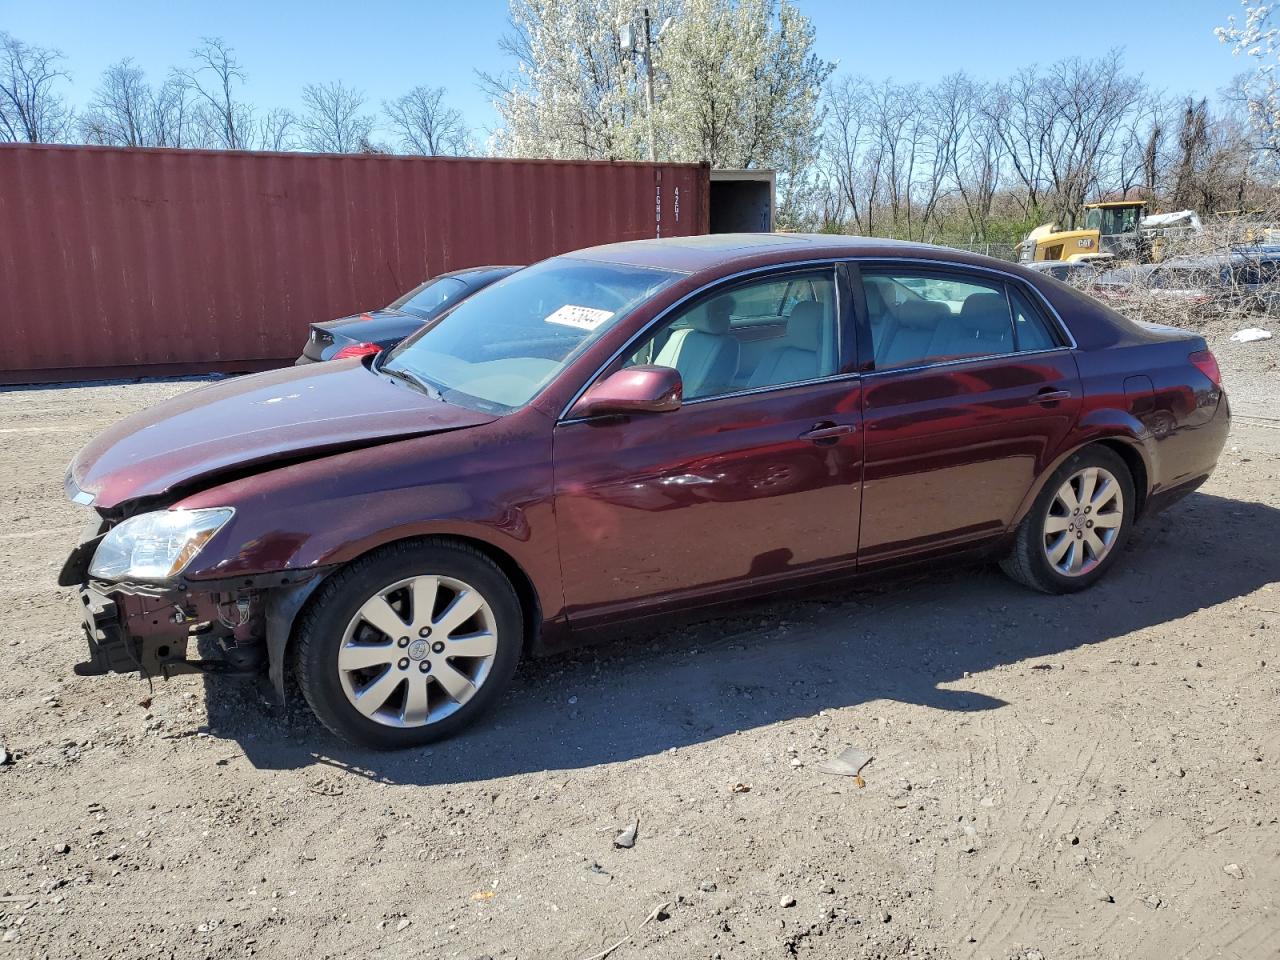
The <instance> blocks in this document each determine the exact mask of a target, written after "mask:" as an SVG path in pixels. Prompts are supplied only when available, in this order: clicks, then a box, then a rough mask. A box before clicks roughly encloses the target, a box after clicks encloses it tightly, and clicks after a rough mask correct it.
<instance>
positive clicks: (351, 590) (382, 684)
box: [297, 539, 523, 750]
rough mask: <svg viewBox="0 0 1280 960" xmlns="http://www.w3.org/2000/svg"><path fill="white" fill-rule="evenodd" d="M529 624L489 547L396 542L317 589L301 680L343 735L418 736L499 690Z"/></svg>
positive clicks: (381, 740)
mask: <svg viewBox="0 0 1280 960" xmlns="http://www.w3.org/2000/svg"><path fill="white" fill-rule="evenodd" d="M522 636H523V624H522V619H521V613H520V603H519V600H518V599H517V597H516V593H515V590H514V589H513V588H512V586H511V583H510V581H509V580H508V579H507V578H506V576H505V575H504V574H503V573H502V571H501V570H500V569H499V568H498V566H497V565H496V564H495V563H494V562H493V561H492V560H490V559H489V558H488V557H486V556H485V555H484V554H483V553H481V552H480V551H478V550H475V549H474V548H472V547H469V546H467V545H465V544H461V543H456V542H452V541H448V540H440V539H433V540H426V541H414V542H408V543H403V544H393V545H391V546H389V547H386V548H383V549H382V550H379V551H376V552H375V553H372V554H370V555H369V556H367V557H363V558H361V559H360V560H357V561H355V562H354V563H352V564H351V565H350V566H348V567H347V568H345V569H344V570H341V571H340V572H338V573H336V574H335V575H334V576H333V577H331V578H330V579H329V580H327V581H326V582H325V583H324V585H323V586H322V587H321V588H320V590H319V591H317V593H316V596H315V598H314V600H313V601H312V603H311V604H310V605H309V606H308V607H307V610H306V612H305V613H304V614H303V616H302V619H301V622H300V624H299V628H298V635H297V638H298V650H297V657H298V659H297V665H298V682H299V685H300V686H301V687H302V692H303V695H304V696H305V697H306V699H307V703H309V704H310V705H311V709H312V710H313V711H315V714H316V716H317V717H318V718H319V719H320V721H321V722H322V723H324V725H325V726H326V727H328V728H329V729H330V730H332V731H333V732H334V733H336V734H337V735H338V736H340V737H342V738H343V739H346V740H350V741H352V742H353V743H357V744H360V745H361V746H367V747H373V748H375V749H384V750H386V749H397V748H402V747H411V746H417V745H419V744H424V743H429V742H431V741H433V740H438V739H441V738H442V737H447V736H450V735H452V734H454V733H456V732H457V731H458V730H460V729H461V728H462V727H464V726H466V725H467V724H468V723H470V722H471V721H472V720H474V719H475V718H476V717H477V716H479V715H480V714H481V713H483V712H484V711H485V710H486V709H487V708H488V707H489V706H490V705H492V704H493V703H494V702H495V701H496V700H497V699H498V697H499V696H500V695H501V693H502V690H503V688H504V687H505V686H506V685H507V683H508V682H509V681H510V679H511V676H512V674H513V673H514V672H515V668H516V664H517V663H518V662H519V659H520V650H521V646H522V643H521V638H522Z"/></svg>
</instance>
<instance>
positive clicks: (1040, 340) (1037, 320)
mask: <svg viewBox="0 0 1280 960" xmlns="http://www.w3.org/2000/svg"><path fill="white" fill-rule="evenodd" d="M1009 302H1010V303H1011V304H1012V305H1013V330H1014V337H1015V342H1016V343H1017V345H1018V349H1019V350H1052V349H1053V348H1054V347H1056V346H1058V341H1057V338H1055V337H1054V335H1053V334H1052V333H1051V332H1050V331H1049V327H1048V326H1047V324H1046V323H1045V319H1044V317H1043V316H1042V315H1041V314H1040V312H1039V311H1038V310H1036V309H1035V308H1034V307H1032V306H1031V304H1030V303H1028V302H1027V298H1026V297H1025V296H1023V294H1022V293H1021V291H1019V290H1018V288H1017V287H1014V286H1012V285H1010V287H1009Z"/></svg>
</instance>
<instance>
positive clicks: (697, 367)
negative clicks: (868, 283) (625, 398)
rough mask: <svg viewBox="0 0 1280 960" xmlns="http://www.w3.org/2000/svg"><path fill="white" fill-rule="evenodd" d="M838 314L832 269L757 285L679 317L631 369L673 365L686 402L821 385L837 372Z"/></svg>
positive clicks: (697, 305)
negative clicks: (811, 383) (764, 389)
mask: <svg viewBox="0 0 1280 960" xmlns="http://www.w3.org/2000/svg"><path fill="white" fill-rule="evenodd" d="M838 316H839V312H838V310H837V305H836V292H835V281H834V275H833V273H832V271H831V270H829V269H827V270H814V271H806V272H804V273H798V274H797V273H789V274H787V275H786V276H785V277H774V278H766V279H762V280H755V281H752V282H750V283H744V284H741V285H739V286H736V287H733V288H731V289H729V290H726V291H725V292H723V293H716V294H712V295H711V296H709V297H705V298H703V299H701V300H698V301H696V302H695V303H694V304H693V306H691V307H688V308H687V309H685V310H683V311H681V312H679V313H678V314H676V315H675V316H674V317H673V318H672V319H670V320H669V321H667V322H666V323H664V324H663V325H662V327H661V328H660V329H659V330H658V331H657V332H656V333H655V334H653V336H652V337H650V338H649V339H648V340H646V341H645V342H644V344H643V345H641V346H640V347H639V348H638V349H637V350H636V351H635V352H634V353H632V355H631V356H630V357H629V358H628V359H627V361H626V366H634V365H636V364H643V363H650V364H657V365H658V366H664V367H675V368H676V369H677V370H679V371H680V378H681V380H683V381H684V397H685V399H686V400H697V399H700V398H705V397H714V396H719V395H721V394H726V393H734V392H737V391H739V390H749V389H753V388H756V387H771V386H782V385H784V384H788V383H803V382H804V381H806V380H816V379H818V378H819V377H828V376H831V375H833V374H834V373H836V371H837V368H838V363H839V361H838V359H837V358H838V357H839V341H838V338H837V331H838Z"/></svg>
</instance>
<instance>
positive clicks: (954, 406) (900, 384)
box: [858, 262, 1081, 567]
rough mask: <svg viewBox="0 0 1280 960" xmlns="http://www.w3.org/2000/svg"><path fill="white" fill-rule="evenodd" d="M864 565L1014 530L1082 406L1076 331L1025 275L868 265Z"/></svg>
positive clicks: (910, 265)
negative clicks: (1073, 343) (1072, 340)
mask: <svg viewBox="0 0 1280 960" xmlns="http://www.w3.org/2000/svg"><path fill="white" fill-rule="evenodd" d="M861 274H862V285H861V289H862V291H863V296H864V298H865V300H866V310H865V311H859V312H860V314H862V315H865V316H866V317H867V321H866V324H867V330H866V333H867V336H865V337H864V339H865V340H867V341H868V343H869V345H870V348H871V349H870V354H869V355H866V354H864V356H863V362H864V364H865V365H868V366H870V367H871V370H870V371H869V372H868V373H867V374H866V375H865V376H864V378H863V419H864V437H865V440H864V451H865V476H864V482H863V494H862V523H861V533H860V539H859V549H858V562H859V566H860V567H872V566H875V565H877V564H883V563H888V562H892V561H896V560H902V559H907V558H914V557H918V556H920V555H923V554H928V553H932V552H939V551H944V550H951V549H954V548H956V547H959V546H964V545H975V546H976V545H978V544H980V543H981V542H982V541H984V540H989V539H991V538H993V537H996V536H999V535H1000V534H1002V533H1003V532H1004V531H1005V530H1006V529H1007V528H1008V526H1009V524H1010V523H1011V522H1012V520H1013V519H1014V515H1015V513H1016V512H1017V509H1018V507H1019V505H1020V504H1021V502H1022V500H1023V498H1024V497H1025V496H1026V494H1027V492H1028V490H1029V489H1030V488H1031V486H1032V484H1033V482H1034V481H1035V479H1036V477H1037V476H1038V475H1039V474H1040V473H1041V471H1042V470H1043V469H1044V468H1045V466H1046V465H1047V463H1048V462H1049V461H1050V460H1051V459H1052V458H1053V457H1054V456H1055V455H1056V453H1057V452H1058V450H1059V448H1060V446H1061V444H1062V442H1063V440H1064V438H1065V436H1066V434H1067V432H1068V430H1069V429H1070V428H1071V426H1072V424H1073V423H1074V421H1075V419H1076V417H1077V415H1078V413H1079V410H1080V393H1081V390H1080V376H1079V373H1078V371H1077V369H1076V364H1075V359H1074V357H1073V355H1072V353H1071V349H1070V344H1069V341H1068V338H1067V335H1066V332H1065V331H1064V330H1062V329H1061V328H1060V327H1059V325H1058V323H1057V321H1056V319H1055V318H1053V317H1052V315H1051V314H1050V313H1049V311H1048V308H1047V307H1046V306H1045V304H1044V303H1043V301H1041V300H1040V299H1039V297H1038V296H1037V295H1036V294H1035V293H1034V292H1033V291H1032V290H1031V289H1030V288H1029V287H1026V286H1024V285H1023V284H1022V283H1021V281H1016V280H1014V279H1012V278H1006V277H1004V276H1003V275H1001V274H998V273H994V272H992V273H988V272H985V271H979V270H977V269H973V270H968V269H961V268H956V269H937V268H934V267H931V266H928V265H924V264H918V263H912V262H879V263H866V264H863V265H862V266H861Z"/></svg>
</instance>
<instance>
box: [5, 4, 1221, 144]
mask: <svg viewBox="0 0 1280 960" xmlns="http://www.w3.org/2000/svg"><path fill="white" fill-rule="evenodd" d="M796 4H797V6H798V7H799V8H800V9H801V10H802V11H803V12H804V13H805V14H806V15H808V16H809V17H810V19H811V20H812V21H813V23H814V25H815V27H816V28H817V32H818V52H819V53H820V54H821V55H822V56H823V57H825V58H827V59H829V60H835V61H838V62H839V64H840V69H841V70H846V71H849V72H853V73H862V74H865V75H867V76H870V77H873V78H881V77H886V76H892V77H895V78H897V79H900V80H919V81H930V80H933V79H936V78H938V77H940V76H942V75H944V74H946V73H950V72H953V71H955V70H961V69H963V70H965V71H967V72H968V73H970V74H972V75H974V76H978V77H983V78H995V77H1000V76H1005V75H1007V74H1008V73H1010V72H1012V70H1014V69H1016V68H1017V67H1021V66H1025V65H1028V64H1032V63H1044V62H1049V61H1052V60H1055V59H1058V58H1060V57H1064V56H1072V55H1079V56H1086V57H1087V56H1093V55H1097V54H1100V53H1103V52H1105V51H1106V50H1107V49H1108V48H1109V47H1111V46H1116V45H1119V46H1123V47H1124V48H1125V51H1126V62H1127V64H1128V66H1129V68H1130V70H1132V71H1134V72H1138V73H1142V74H1143V75H1145V76H1146V77H1147V79H1148V80H1149V81H1150V82H1151V83H1152V84H1153V85H1154V86H1156V87H1159V88H1162V89H1165V90H1167V91H1168V92H1170V93H1176V94H1181V93H1193V94H1197V95H1208V96H1210V97H1212V96H1213V95H1214V94H1215V93H1216V92H1217V91H1218V90H1219V89H1221V88H1222V87H1224V86H1225V85H1226V84H1227V83H1228V82H1229V81H1230V80H1231V78H1232V77H1233V76H1234V75H1235V74H1237V73H1239V72H1240V71H1241V70H1243V69H1244V68H1245V66H1246V64H1245V63H1244V62H1243V61H1241V60H1240V59H1238V58H1235V57H1232V56H1231V53H1230V50H1229V49H1228V48H1227V47H1225V46H1223V45H1221V44H1219V43H1218V42H1217V40H1216V39H1215V38H1214V37H1213V33H1212V30H1213V27H1214V26H1215V25H1217V24H1219V23H1221V22H1223V21H1225V19H1226V17H1227V16H1228V15H1230V14H1232V13H1235V12H1236V11H1237V10H1238V9H1239V6H1238V4H1237V3H1236V2H1235V0H1200V2H1192V0H1163V2H1161V0H1125V2H1120V3H1111V4H1108V5H1105V6H1104V7H1103V8H1099V7H1097V6H1087V7H1084V8H1080V7H1076V8H1073V7H1071V6H1070V5H1067V6H1064V5H1062V4H1043V3H1033V2H1028V0H1018V2H1009V3H1006V2H985V3H984V2H981V0H979V2H977V3H974V2H966V0H951V2H934V0H915V2H910V3H908V2H902V0H897V2H892V3H886V2H870V0H862V2H857V0H796ZM637 6H639V3H637ZM505 17H506V2H505V0H462V2H457V0H448V2H445V0H417V2H408V0H405V2H389V0H361V2H359V3H351V2H347V3H336V2H328V0H305V2H304V0H256V2H245V0H210V2H195V0H168V2H159V0H127V2H126V0H110V2H109V0H98V2H89V0H78V2H70V0H66V2H64V0H40V2H37V3H33V2H31V0H0V30H7V31H9V32H10V33H12V34H14V35H16V36H18V37H20V38H21V39H23V40H25V41H27V42H28V43H34V44H40V45H42V46H50V47H57V48H59V49H61V50H62V51H63V52H64V53H65V54H67V57H68V63H67V67H68V69H69V70H70V71H71V73H72V79H73V86H72V91H71V93H72V99H73V101H74V102H77V103H83V102H84V101H85V100H86V99H87V98H88V97H89V95H90V94H91V92H92V89H93V87H94V85H95V84H96V82H97V78H98V76H99V74H100V73H101V72H102V70H103V68H104V67H106V66H107V65H108V64H109V63H112V62H114V61H116V60H118V59H120V58H121V57H124V56H132V57H133V58H134V59H135V60H136V61H137V63H138V64H139V65H141V66H142V67H143V68H144V69H145V70H147V71H148V73H149V74H150V75H151V76H152V78H153V79H156V80H159V79H161V78H163V76H164V74H165V73H166V72H167V70H168V67H169V66H170V65H172V64H175V63H180V62H184V61H185V60H186V55H187V52H188V51H189V50H190V49H191V48H192V47H193V46H195V45H196V43H197V42H198V40H199V38H200V37H201V36H204V35H215V36H221V37H223V38H224V39H226V40H227V41H228V42H229V43H230V44H231V45H232V46H233V47H235V49H236V53H237V55H238V56H239V58H240V59H241V62H242V63H243V65H244V68H245V71H246V73H247V74H248V78H249V83H248V91H247V96H248V98H249V99H250V100H251V101H252V102H254V103H256V104H258V105H260V106H276V105H279V106H287V107H295V108H296V107H297V105H298V99H299V93H300V91H301V88H302V86H303V84H305V83H308V82H312V81H324V80H331V79H340V80H343V81H345V82H346V83H348V84H351V85H354V86H356V87H358V88H359V89H361V90H363V91H364V92H365V93H366V95H367V96H368V97H369V99H370V101H371V102H373V103H377V102H378V101H380V100H382V99H384V98H389V97H393V96H395V95H397V94H399V93H402V92H404V91H405V90H407V89H409V88H410V87H413V86H415V85H417V84H420V83H421V84H428V85H431V86H444V87H446V88H447V89H448V90H449V93H450V100H451V102H452V103H453V105H454V106H456V107H458V108H459V109H461V110H462V111H463V112H464V113H465V114H466V116H467V118H468V120H469V121H470V123H471V124H472V125H473V126H476V127H481V128H483V127H489V126H492V125H493V123H494V122H495V121H496V117H495V115H494V113H493V111H492V109H491V107H490V106H489V104H488V103H487V101H486V98H485V97H484V95H483V94H482V93H481V92H480V91H479V90H478V89H477V86H476V81H475V70H476V69H481V70H487V71H490V72H501V71H502V70H503V69H504V68H505V67H506V66H507V65H508V63H507V61H506V60H505V59H504V58H503V56H502V55H501V53H500V52H499V50H498V45H497V39H498V36H499V35H500V34H501V33H502V31H503V29H504V26H505V22H506V20H505ZM1116 24H1121V25H1120V26H1119V27H1117V26H1116Z"/></svg>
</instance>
